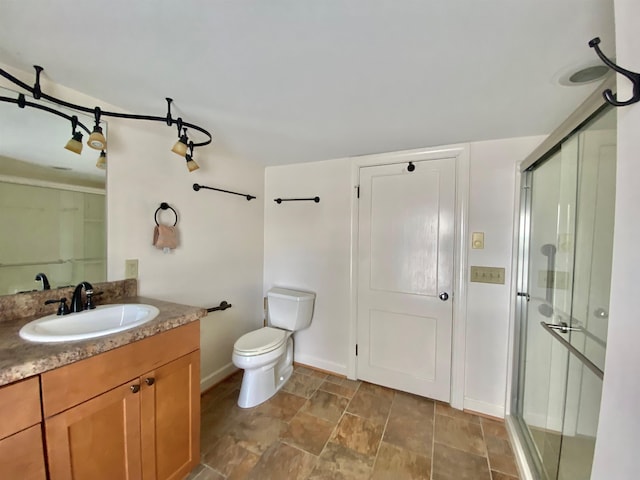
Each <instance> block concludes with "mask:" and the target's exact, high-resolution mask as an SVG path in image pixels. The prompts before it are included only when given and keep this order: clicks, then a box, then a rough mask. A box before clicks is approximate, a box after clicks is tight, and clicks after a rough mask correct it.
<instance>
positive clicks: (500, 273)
mask: <svg viewBox="0 0 640 480" xmlns="http://www.w3.org/2000/svg"><path fill="white" fill-rule="evenodd" d="M471 281H472V282H477V283H497V284H504V268H500V267H471Z"/></svg>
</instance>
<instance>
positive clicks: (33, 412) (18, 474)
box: [0, 377, 46, 480]
mask: <svg viewBox="0 0 640 480" xmlns="http://www.w3.org/2000/svg"><path fill="white" fill-rule="evenodd" d="M41 421H42V415H41V413H40V381H39V378H38V377H33V378H29V379H27V380H22V381H20V382H16V383H12V384H10V385H6V386H4V387H0V466H1V467H0V468H1V470H0V477H2V478H8V479H9V478H19V479H23V480H45V479H46V470H45V461H44V451H43V447H42V423H41Z"/></svg>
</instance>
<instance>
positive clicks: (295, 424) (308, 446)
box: [281, 413, 336, 455]
mask: <svg viewBox="0 0 640 480" xmlns="http://www.w3.org/2000/svg"><path fill="white" fill-rule="evenodd" d="M335 426H336V424H335V423H333V422H328V421H326V420H322V419H321V418H318V417H314V416H313V415H309V414H307V413H299V414H298V415H296V416H295V417H294V418H293V420H291V422H290V423H289V427H288V428H287V430H286V431H285V432H284V433H283V434H282V437H281V439H282V441H283V442H285V443H288V444H290V445H293V446H295V447H298V448H300V449H302V450H304V451H306V452H309V453H312V454H313V455H320V452H322V449H323V448H324V445H325V444H326V443H327V440H329V437H330V436H331V433H332V432H333V429H334V427H335Z"/></svg>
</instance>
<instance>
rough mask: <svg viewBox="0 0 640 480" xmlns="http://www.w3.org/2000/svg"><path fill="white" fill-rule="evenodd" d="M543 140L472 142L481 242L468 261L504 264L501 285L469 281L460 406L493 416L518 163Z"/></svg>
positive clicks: (472, 224)
mask: <svg viewBox="0 0 640 480" xmlns="http://www.w3.org/2000/svg"><path fill="white" fill-rule="evenodd" d="M543 138H544V137H525V138H514V139H505V140H492V141H486V142H474V143H471V144H470V150H471V151H470V157H471V158H470V172H469V179H470V180H469V232H470V234H471V233H472V232H484V242H485V245H484V249H482V250H480V249H472V248H469V250H468V252H469V257H468V264H469V266H487V267H502V268H504V269H505V283H504V285H495V284H486V283H472V282H469V283H468V284H467V338H466V356H465V389H464V408H467V409H470V410H474V411H478V412H482V413H486V414H489V415H494V416H497V417H502V416H504V406H505V388H506V383H505V382H506V380H505V379H506V378H507V350H508V331H509V318H510V311H509V305H510V303H511V302H510V297H509V296H510V294H511V290H510V286H511V275H512V272H511V259H512V232H513V228H514V225H513V219H514V205H515V201H516V199H515V181H516V166H517V163H518V162H519V161H521V160H523V159H524V158H525V157H526V156H527V155H528V154H529V153H530V152H531V151H532V150H533V149H534V148H535V147H536V146H537V145H538V144H539V143H540V142H541V141H542V140H543Z"/></svg>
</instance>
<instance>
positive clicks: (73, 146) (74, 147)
mask: <svg viewBox="0 0 640 480" xmlns="http://www.w3.org/2000/svg"><path fill="white" fill-rule="evenodd" d="M64 148H66V149H67V150H70V151H72V152H73V153H77V154H78V155H80V154H81V153H82V133H80V132H73V137H71V139H70V140H69V141H68V142H67V144H66V145H65V146H64Z"/></svg>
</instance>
